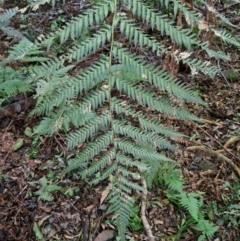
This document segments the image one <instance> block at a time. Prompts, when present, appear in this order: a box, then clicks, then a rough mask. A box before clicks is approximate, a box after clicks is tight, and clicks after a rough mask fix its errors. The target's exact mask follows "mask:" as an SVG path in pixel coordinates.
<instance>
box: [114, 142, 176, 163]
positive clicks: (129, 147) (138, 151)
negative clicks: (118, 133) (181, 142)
mask: <svg viewBox="0 0 240 241" xmlns="http://www.w3.org/2000/svg"><path fill="white" fill-rule="evenodd" d="M115 147H116V148H119V149H120V150H122V151H124V152H126V153H128V154H132V155H133V156H135V157H136V158H140V159H149V160H151V161H153V162H154V161H157V162H160V161H172V160H171V159H170V158H167V157H165V156H163V155H161V154H159V153H158V152H157V151H150V150H149V149H147V148H144V147H143V145H140V144H135V143H133V142H130V141H128V140H122V139H121V140H116V141H115Z"/></svg>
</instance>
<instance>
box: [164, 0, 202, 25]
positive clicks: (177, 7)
mask: <svg viewBox="0 0 240 241" xmlns="http://www.w3.org/2000/svg"><path fill="white" fill-rule="evenodd" d="M164 2H165V3H166V4H167V1H164ZM171 2H172V3H173V14H174V19H176V17H177V13H178V12H179V11H181V12H182V13H183V14H184V17H185V19H186V21H187V23H188V24H189V25H190V26H194V25H195V24H196V25H198V24H199V19H200V16H199V15H200V14H199V13H197V12H194V11H192V10H190V9H189V8H188V7H187V6H186V5H185V4H184V3H182V2H180V1H178V0H174V1H171ZM167 5H168V4H167ZM166 8H168V6H166Z"/></svg>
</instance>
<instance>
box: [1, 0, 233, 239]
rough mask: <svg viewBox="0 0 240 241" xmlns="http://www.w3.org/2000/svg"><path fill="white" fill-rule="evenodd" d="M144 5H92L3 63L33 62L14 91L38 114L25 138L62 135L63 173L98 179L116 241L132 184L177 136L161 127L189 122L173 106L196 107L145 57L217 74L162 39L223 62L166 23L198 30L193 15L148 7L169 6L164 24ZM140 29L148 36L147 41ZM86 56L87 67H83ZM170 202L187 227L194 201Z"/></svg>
mask: <svg viewBox="0 0 240 241" xmlns="http://www.w3.org/2000/svg"><path fill="white" fill-rule="evenodd" d="M45 2H49V1H42V0H41V1H40V0H39V1H35V6H37V7H39V4H41V3H45ZM52 2H54V3H55V1H52ZM148 3H149V1H147V2H146V1H141V0H118V1H117V0H99V1H94V4H93V5H92V7H91V8H88V9H85V10H84V12H83V13H82V14H80V15H79V16H77V17H74V18H73V19H72V20H71V21H70V22H67V23H66V25H65V26H62V27H61V28H59V29H57V30H56V31H55V32H52V33H50V34H48V35H47V36H46V37H45V38H44V39H42V40H41V41H40V40H38V41H35V42H30V41H29V40H26V39H23V40H21V41H20V43H19V44H18V45H16V46H14V48H13V49H12V50H11V51H10V55H9V57H8V59H7V60H5V63H7V62H9V61H13V60H14V61H16V60H17V61H31V62H32V61H34V63H35V64H31V67H29V70H28V76H27V78H26V79H25V82H24V83H27V85H29V86H31V88H32V89H34V91H35V97H36V98H37V104H36V107H35V108H34V109H33V111H32V113H31V115H40V116H43V119H42V121H41V122H40V124H39V125H38V127H37V128H36V129H35V134H38V135H49V136H52V135H55V134H56V133H58V134H64V136H65V140H66V143H67V148H68V150H69V151H70V150H71V152H73V151H74V155H72V154H71V155H70V156H69V157H68V158H67V162H68V166H67V168H66V170H65V174H69V173H75V174H76V175H77V176H79V175H80V177H81V178H82V179H84V180H86V181H87V182H88V183H89V185H95V184H97V183H100V182H101V181H103V180H105V179H108V181H109V187H108V188H110V190H111V191H110V193H109V195H108V202H109V208H108V212H109V213H112V214H113V219H114V221H115V224H116V226H117V228H118V235H119V237H120V239H121V240H125V232H126V228H127V226H128V223H129V220H130V212H131V208H132V207H133V202H134V201H133V198H132V196H133V192H135V191H138V192H142V191H145V189H144V188H143V187H142V186H141V185H140V181H139V180H140V178H141V177H145V178H146V180H147V182H148V184H149V186H150V184H151V182H152V181H153V177H154V174H156V173H157V171H158V170H159V167H160V163H161V162H168V161H172V160H171V159H170V158H168V157H166V156H165V155H164V151H166V150H175V147H174V146H173V145H172V143H170V142H169V141H168V137H169V136H171V137H180V136H183V135H182V134H181V133H178V132H176V131H174V130H172V129H171V128H168V127H164V119H165V118H166V117H168V116H171V117H172V118H177V119H182V120H193V121H198V118H197V117H196V116H194V115H193V114H191V113H189V112H188V111H187V110H186V109H185V108H183V103H184V102H193V103H197V104H201V105H204V106H205V105H206V104H205V103H204V102H203V101H202V100H201V99H200V98H199V97H198V96H197V95H196V94H195V92H193V91H192V90H190V89H189V88H188V87H186V86H185V85H184V84H183V83H181V82H180V81H179V80H178V79H176V78H174V77H173V76H171V75H170V74H169V73H168V72H167V71H165V70H164V69H163V67H162V66H161V64H156V65H155V64H154V63H151V61H150V59H149V56H150V57H151V56H152V57H155V58H156V59H157V60H158V61H159V63H161V59H162V58H164V56H172V58H174V59H175V60H176V61H183V62H184V63H185V64H188V65H189V66H190V68H191V69H195V70H199V71H203V72H204V73H205V74H207V75H209V76H211V77H212V76H214V75H215V74H216V73H217V72H218V68H217V67H215V66H211V65H209V63H208V62H205V61H202V60H200V59H195V58H192V57H191V56H190V55H188V57H184V58H182V57H181V54H180V53H181V51H178V52H177V51H175V52H173V51H171V49H170V48H168V47H167V46H165V45H164V43H161V42H164V41H162V40H164V38H168V39H170V40H171V41H172V42H174V43H175V44H177V45H178V46H179V48H180V49H185V50H184V51H188V52H190V51H192V50H194V49H200V50H202V51H203V52H205V53H206V54H208V55H209V56H210V57H214V58H216V59H223V60H228V59H229V57H228V56H227V55H226V54H224V53H223V52H221V51H217V52H216V51H213V50H211V49H210V48H209V45H208V43H207V42H201V41H199V40H198V38H197V36H196V35H195V34H193V32H192V29H191V27H189V28H186V29H184V28H181V27H176V26H175V25H174V20H175V19H176V13H177V12H178V11H181V12H183V14H184V15H186V16H188V19H189V21H190V25H191V26H194V25H196V24H198V22H199V20H200V19H201V16H199V15H198V14H196V13H195V12H193V11H192V10H190V9H189V8H188V7H187V5H184V4H182V3H181V2H180V1H177V0H174V1H163V0H161V1H158V5H159V6H161V8H159V9H163V10H166V9H168V8H169V7H170V6H171V7H172V5H173V6H174V8H172V9H174V12H173V14H172V15H168V16H167V15H164V14H163V12H162V10H157V9H154V8H153V7H151V6H150V5H149V4H148ZM202 4H205V3H204V2H203V3H202ZM31 7H33V6H31ZM140 23H143V25H142V24H140ZM142 26H147V27H148V29H150V30H151V31H152V32H155V33H157V34H155V35H153V34H152V35H151V34H149V32H148V33H147V32H146V29H145V27H142ZM151 31H150V32H151ZM82 36H85V38H82ZM224 36H225V37H226V39H229V38H231V36H228V35H227V34H225V35H224ZM220 37H221V36H220ZM226 39H225V40H226ZM225 42H227V40H226V41H225ZM234 44H236V45H237V44H238V42H237V41H235V42H234ZM59 46H65V52H64V54H59V53H57V52H56V51H57V49H58V47H59ZM129 46H131V48H129ZM44 51H45V52H46V53H47V54H46V53H45V52H44ZM137 51H138V53H137ZM93 55H94V56H95V58H93V57H92V56H93ZM49 56H56V57H49ZM87 58H89V59H90V63H88V64H85V63H86V60H87ZM3 64H4V63H3ZM176 99H178V101H176ZM179 190H180V189H179ZM180 194H181V195H182V196H180V197H181V200H182V203H181V204H182V205H183V206H184V207H185V208H187V210H188V211H189V212H190V214H191V215H192V216H193V217H194V218H195V219H196V221H197V218H198V216H197V214H196V213H195V212H196V211H195V210H194V208H197V207H198V205H199V204H198V202H197V201H196V197H195V196H194V195H193V194H184V193H181V192H179V195H180ZM192 200H194V204H191V205H192V206H191V205H189V202H190V201H192ZM198 224H199V223H198ZM198 228H199V229H200V227H198ZM208 236H210V235H208Z"/></svg>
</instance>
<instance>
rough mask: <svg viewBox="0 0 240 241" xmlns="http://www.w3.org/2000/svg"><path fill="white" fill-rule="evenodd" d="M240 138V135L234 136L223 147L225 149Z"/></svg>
mask: <svg viewBox="0 0 240 241" xmlns="http://www.w3.org/2000/svg"><path fill="white" fill-rule="evenodd" d="M239 140H240V136H233V137H231V138H230V139H229V140H228V141H227V142H226V143H225V144H224V146H223V147H224V148H225V149H227V148H228V146H230V145H231V144H233V143H234V142H236V141H239Z"/></svg>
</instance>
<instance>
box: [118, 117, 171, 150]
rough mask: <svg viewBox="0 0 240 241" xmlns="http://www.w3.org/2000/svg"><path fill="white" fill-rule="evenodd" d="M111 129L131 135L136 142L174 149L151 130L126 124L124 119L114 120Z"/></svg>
mask: <svg viewBox="0 0 240 241" xmlns="http://www.w3.org/2000/svg"><path fill="white" fill-rule="evenodd" d="M113 130H114V132H115V133H118V134H122V135H125V136H128V137H131V138H132V139H133V140H136V141H137V142H144V143H149V144H152V145H153V146H157V147H159V148H160V149H170V150H175V147H174V146H172V145H171V144H170V142H168V141H167V140H166V139H164V138H162V137H159V136H156V135H155V134H154V133H151V132H144V131H142V130H141V129H139V128H137V127H134V126H132V125H128V124H127V122H126V121H118V120H114V122H113Z"/></svg>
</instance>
